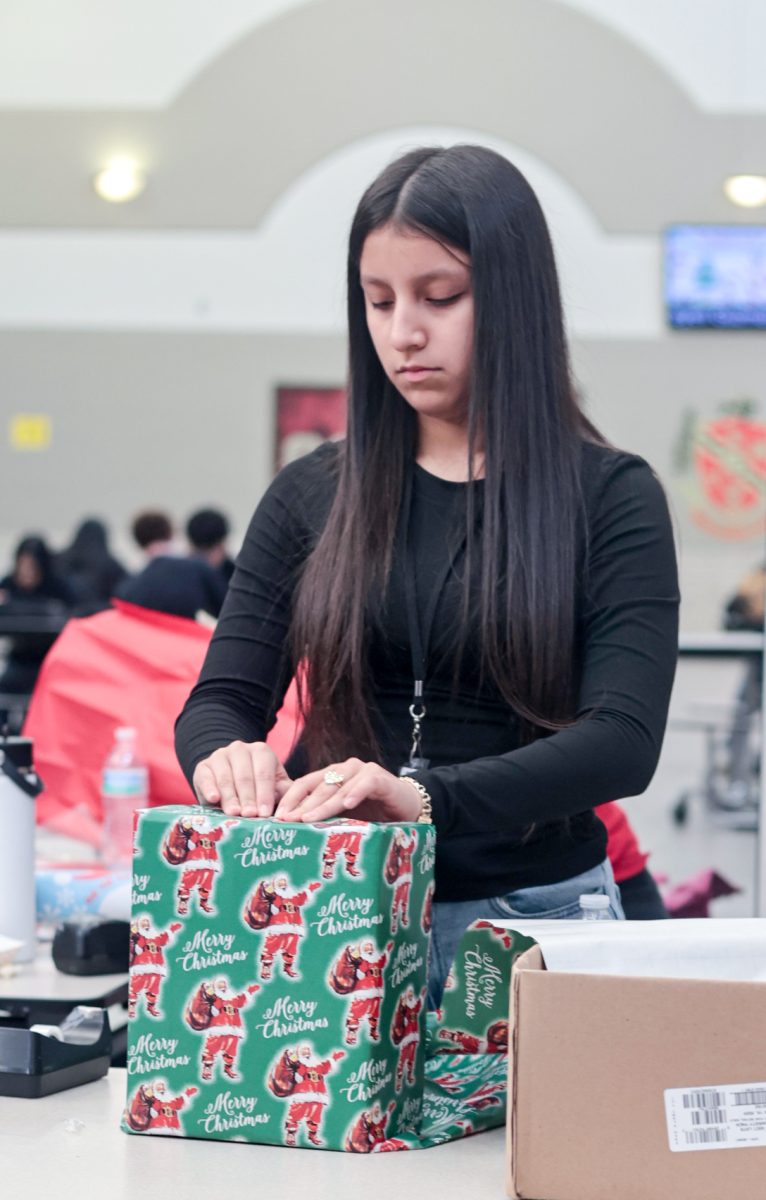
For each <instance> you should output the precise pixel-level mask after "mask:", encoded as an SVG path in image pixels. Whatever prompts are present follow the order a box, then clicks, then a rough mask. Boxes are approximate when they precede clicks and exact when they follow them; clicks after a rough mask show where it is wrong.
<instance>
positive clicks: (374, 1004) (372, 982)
mask: <svg viewBox="0 0 766 1200" xmlns="http://www.w3.org/2000/svg"><path fill="white" fill-rule="evenodd" d="M393 948H394V943H393V942H388V944H387V945H386V948H385V950H383V951H382V952H381V951H380V950H379V949H378V947H377V946H376V945H375V943H374V942H373V941H371V940H370V939H369V938H368V939H367V940H365V941H363V942H362V943H361V945H359V946H346V947H345V948H344V950H343V951H342V953H341V955H340V958H339V959H338V960H337V962H336V963H335V965H334V966H333V968H332V970H331V972H330V977H329V981H328V982H329V984H330V987H331V988H332V989H333V991H335V992H337V993H338V995H341V996H347V995H353V999H352V1001H351V1003H350V1005H349V1007H348V1011H347V1013H346V1034H345V1040H346V1044H347V1045H349V1046H355V1045H356V1042H357V1039H358V1036H359V1027H360V1025H361V1024H362V1022H363V1021H367V1023H368V1028H369V1034H370V1039H371V1041H373V1042H378V1041H380V1029H379V1024H380V1006H381V1004H382V1003H383V972H384V971H385V969H386V965H387V963H388V959H389V955H390V954H391V951H392V950H393Z"/></svg>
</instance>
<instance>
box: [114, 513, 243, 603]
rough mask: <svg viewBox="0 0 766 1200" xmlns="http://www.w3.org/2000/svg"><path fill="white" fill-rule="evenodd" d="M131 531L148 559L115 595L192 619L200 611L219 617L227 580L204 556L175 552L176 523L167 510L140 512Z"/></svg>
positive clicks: (123, 582)
mask: <svg viewBox="0 0 766 1200" xmlns="http://www.w3.org/2000/svg"><path fill="white" fill-rule="evenodd" d="M132 532H133V537H134V539H135V541H136V542H137V543H138V545H139V546H140V547H141V549H142V550H143V552H144V554H145V555H146V557H147V559H148V561H147V563H146V566H145V567H144V569H143V570H142V571H139V572H138V574H137V575H132V576H130V577H129V578H128V579H125V580H123V581H122V583H121V584H120V585H119V587H118V589H117V592H116V594H117V596H118V597H119V598H120V599H121V600H127V601H128V603H129V604H137V605H139V606H140V607H141V608H151V609H154V610H155V611H156V612H164V613H169V614H170V615H172V616H175V617H186V618H188V619H189V620H190V621H193V620H195V619H196V618H197V615H198V614H200V613H203V614H207V615H208V616H210V617H213V618H215V617H217V616H218V614H219V612H220V611H221V605H222V604H223V600H224V596H225V595H226V581H225V579H224V578H223V576H222V574H221V572H220V571H218V570H216V569H214V568H213V567H211V566H210V565H209V563H207V562H205V561H204V560H203V559H201V558H197V557H186V556H183V555H179V554H177V553H176V552H175V546H174V535H173V525H172V522H171V520H170V518H169V517H168V516H167V515H166V514H165V513H162V512H154V511H147V512H144V513H139V515H138V516H137V517H136V518H135V520H134V521H133V526H132Z"/></svg>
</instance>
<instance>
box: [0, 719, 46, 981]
mask: <svg viewBox="0 0 766 1200" xmlns="http://www.w3.org/2000/svg"><path fill="white" fill-rule="evenodd" d="M42 790H43V785H42V782H41V780H40V778H39V776H37V775H36V774H35V772H34V769H33V766H32V739H31V738H24V737H8V738H5V737H0V830H2V833H1V834H0V933H1V934H5V936H6V937H9V938H15V939H16V940H18V941H20V942H21V943H22V946H21V949H20V950H19V951H18V952H17V954H16V956H15V958H16V961H17V962H29V961H30V960H31V959H33V958H34V956H35V798H36V797H37V796H39V794H40V792H41V791H42Z"/></svg>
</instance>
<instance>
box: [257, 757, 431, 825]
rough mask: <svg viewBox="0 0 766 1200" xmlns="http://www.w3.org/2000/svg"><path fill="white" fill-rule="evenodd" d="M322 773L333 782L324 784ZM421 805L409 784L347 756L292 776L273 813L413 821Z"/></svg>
mask: <svg viewBox="0 0 766 1200" xmlns="http://www.w3.org/2000/svg"><path fill="white" fill-rule="evenodd" d="M325 776H336V777H337V782H335V783H333V782H330V783H328V782H326V780H325ZM421 808H422V801H421V799H420V796H419V795H418V793H417V790H416V789H415V788H414V787H413V786H412V784H411V783H407V781H406V780H405V779H400V778H399V776H398V775H392V774H391V772H390V771H386V770H385V769H384V768H383V767H381V766H379V765H378V763H370V762H367V763H366V762H362V761H361V759H359V758H347V759H346V761H345V762H342V763H332V764H331V765H330V766H329V767H325V768H324V770H322V771H312V772H311V773H310V774H309V775H303V776H302V777H301V778H300V779H296V780H295V782H294V783H293V784H292V785H291V786H290V787H289V788H288V790H287V791H286V792H285V794H284V796H283V797H282V799H281V800H280V802H279V804H278V806H277V810H276V812H275V814H274V816H275V817H276V818H277V819H278V820H280V821H323V820H325V819H326V818H327V817H337V816H338V815H341V816H349V817H357V818H358V819H359V820H362V821H393V822H396V821H417V819H418V817H419V816H420V812H421Z"/></svg>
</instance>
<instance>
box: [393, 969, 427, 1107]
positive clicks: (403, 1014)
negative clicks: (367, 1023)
mask: <svg viewBox="0 0 766 1200" xmlns="http://www.w3.org/2000/svg"><path fill="white" fill-rule="evenodd" d="M425 995H426V989H425V988H422V989H421V991H420V994H419V995H417V996H416V995H415V989H414V988H413V987H412V984H410V986H409V987H408V988H406V990H405V991H404V992H403V993H402V995H401V996H400V997H399V999H398V1001H397V1003H396V1010H395V1012H394V1019H393V1021H392V1022H391V1041H392V1042H393V1044H394V1045H395V1046H398V1048H399V1061H398V1062H397V1064H396V1079H395V1087H396V1090H397V1092H400V1091H401V1090H402V1085H403V1083H404V1079H405V1075H406V1077H407V1083H408V1086H410V1087H412V1085H413V1084H414V1083H415V1059H416V1057H417V1052H418V1044H419V1042H420V1014H421V1012H422V1011H423V1003H424V1001H425Z"/></svg>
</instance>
